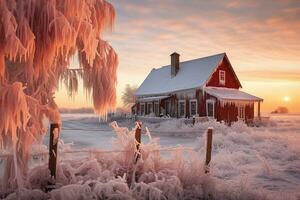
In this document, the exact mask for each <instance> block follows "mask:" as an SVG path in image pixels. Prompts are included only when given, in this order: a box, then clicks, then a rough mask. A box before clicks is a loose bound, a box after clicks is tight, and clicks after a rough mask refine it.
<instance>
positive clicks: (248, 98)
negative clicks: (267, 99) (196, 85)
mask: <svg viewBox="0 0 300 200" xmlns="http://www.w3.org/2000/svg"><path fill="white" fill-rule="evenodd" d="M204 91H205V92H206V93H207V94H209V95H211V96H213V97H215V98H216V100H217V101H216V102H215V103H214V104H213V106H214V107H216V108H213V109H214V117H215V118H216V119H217V120H218V121H225V122H228V123H231V122H232V121H237V120H243V121H245V122H246V123H250V122H251V121H253V120H254V119H255V118H256V117H255V113H254V110H255V108H254V107H255V106H257V114H256V115H257V118H258V119H260V118H261V102H262V101H263V99H262V98H259V97H256V96H253V95H251V94H248V93H246V92H243V91H239V90H237V89H231V88H216V87H206V88H205V89H204ZM206 101H211V100H210V99H208V100H206Z"/></svg>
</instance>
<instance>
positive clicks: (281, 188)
mask: <svg viewBox="0 0 300 200" xmlns="http://www.w3.org/2000/svg"><path fill="white" fill-rule="evenodd" d="M62 119H63V129H62V133H61V138H62V139H63V140H64V142H65V143H68V142H74V145H73V146H72V148H73V149H76V150H80V149H84V148H97V149H99V148H102V149H110V150H125V149H126V150H129V151H130V152H131V153H109V154H99V153H92V154H90V157H89V156H84V157H82V156H81V157H78V156H76V155H75V154H65V155H64V154H61V156H60V157H59V160H60V162H59V167H58V182H59V184H58V186H57V189H55V190H53V191H52V192H50V193H44V192H43V191H41V190H40V188H43V185H47V180H48V178H47V162H46V161H47V159H45V160H44V161H39V162H40V163H39V165H34V166H32V167H31V170H30V172H29V179H28V182H29V185H30V187H28V186H27V187H26V189H25V188H24V189H22V190H21V191H20V194H21V196H22V199H31V197H35V199H47V198H50V197H51V198H52V199H78V198H80V197H81V198H83V199H84V198H85V199H90V198H91V197H96V198H100V199H103V198H122V199H132V198H136V199H144V198H146V197H148V198H149V197H151V198H152V199H167V198H168V199H174V198H175V199H197V198H198V199H201V198H204V197H208V196H209V195H213V196H214V198H215V199H232V200H233V199H291V200H296V199H297V198H299V195H300V192H299V191H300V167H299V166H300V148H299V143H300V115H271V118H270V119H271V122H270V124H269V125H267V126H264V127H247V126H246V125H245V124H243V123H242V122H237V123H235V124H233V125H232V127H227V126H225V125H224V124H221V123H216V122H215V121H208V122H205V123H196V125H195V126H192V125H190V124H185V123H183V121H182V120H168V121H164V122H161V123H151V124H150V123H143V125H142V126H143V131H142V132H143V133H145V134H142V145H141V149H142V161H141V162H140V163H139V164H138V166H137V168H136V169H134V166H132V165H131V161H132V155H133V152H134V145H133V144H134V143H133V142H132V141H134V140H133V137H134V135H133V133H132V132H130V131H127V129H126V128H125V129H124V128H122V127H117V128H118V129H117V130H116V133H117V134H116V133H115V132H113V131H112V129H111V128H110V127H109V126H108V125H107V124H105V123H99V121H98V118H97V117H96V116H93V115H91V114H87V115H85V114H80V115H76V114H73V115H70V114H67V115H63V116H62ZM119 124H121V125H120V126H126V127H129V128H130V129H131V128H132V127H134V123H133V122H130V121H127V120H124V121H122V122H120V123H119ZM145 127H148V129H149V132H150V133H151V137H149V136H148V135H147V134H146V129H145ZM208 127H213V128H214V130H213V154H212V161H211V170H210V171H211V175H209V176H208V175H205V174H203V162H204V160H205V157H204V156H205V142H206V134H205V133H206V130H207V128H208ZM66 129H68V130H66ZM71 129H73V130H71ZM76 129H77V130H76ZM86 129H88V131H86ZM99 130H102V131H99ZM124 131H125V132H126V134H124ZM148 134H149V133H148ZM46 137H48V135H47V136H46ZM45 144H48V141H46V142H45ZM60 145H61V144H60ZM178 145H182V146H183V147H191V148H193V149H195V151H191V150H186V151H182V150H180V148H178V149H177V150H176V149H175V151H165V152H159V151H156V152H151V151H153V150H157V149H159V148H164V149H166V148H167V147H170V146H178ZM61 148H65V147H64V146H63V147H61ZM67 148H69V147H67ZM42 149H43V148H42ZM2 166H3V164H2V165H0V168H1V167H2ZM135 170H136V173H135V177H136V180H137V182H136V183H134V184H129V185H128V182H132V177H133V173H134V171H135ZM126 172H127V173H126ZM125 173H126V175H125ZM0 177H2V176H0ZM7 199H16V193H12V194H11V195H10V196H8V197H7Z"/></svg>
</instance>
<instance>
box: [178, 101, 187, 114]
mask: <svg viewBox="0 0 300 200" xmlns="http://www.w3.org/2000/svg"><path fill="white" fill-rule="evenodd" d="M180 103H184V111H183V115H182V116H181V115H180V114H181V113H180ZM185 116H186V101H185V100H179V101H178V117H183V118H184V117H185Z"/></svg>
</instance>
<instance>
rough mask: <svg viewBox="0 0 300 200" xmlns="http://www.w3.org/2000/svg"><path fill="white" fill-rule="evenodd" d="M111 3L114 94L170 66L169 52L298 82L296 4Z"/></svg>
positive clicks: (216, 0)
mask: <svg viewBox="0 0 300 200" xmlns="http://www.w3.org/2000/svg"><path fill="white" fill-rule="evenodd" d="M111 2H112V4H113V5H114V6H115V8H116V9H117V21H116V25H115V31H114V32H113V33H112V34H107V35H105V38H107V40H109V42H110V43H111V44H112V46H113V47H114V48H115V50H116V51H117V52H118V54H119V58H120V66H119V84H118V92H119V93H120V92H121V90H122V87H123V85H125V83H130V82H134V83H135V84H140V83H141V82H142V81H143V80H144V79H145V77H146V76H147V74H148V73H149V72H150V70H151V69H152V68H157V67H160V66H163V65H166V64H169V63H170V58H169V55H170V53H172V52H173V51H178V52H179V53H180V54H181V59H182V60H189V59H193V58H197V57H202V56H207V55H211V54H215V53H220V52H226V53H227V54H228V56H229V59H230V60H231V63H232V64H233V66H234V68H235V70H236V71H237V72H238V74H239V75H240V76H241V79H245V80H263V79H265V80H270V79H274V80H292V81H299V73H300V68H299V66H300V60H299V52H300V40H299V35H300V1H292V0H291V1H288V0H286V1H282V0H274V1H260V0H254V1H250V0H241V1H237V0H227V1H221V0H210V1H198V0H189V1H181V0H164V1H159V0H130V1H129V0H122V1H120V0H111ZM270 74H271V75H270Z"/></svg>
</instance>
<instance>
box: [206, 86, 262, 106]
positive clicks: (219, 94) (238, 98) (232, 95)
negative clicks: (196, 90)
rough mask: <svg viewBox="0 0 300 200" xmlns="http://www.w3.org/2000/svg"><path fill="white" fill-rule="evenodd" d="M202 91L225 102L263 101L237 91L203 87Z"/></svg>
mask: <svg viewBox="0 0 300 200" xmlns="http://www.w3.org/2000/svg"><path fill="white" fill-rule="evenodd" d="M204 91H205V92H206V93H208V94H210V95H212V96H214V97H216V98H218V99H219V100H221V101H227V102H232V103H233V102H242V101H246V102H260V101H263V99H262V98H259V97H256V96H254V95H251V94H248V93H246V92H242V91H240V90H238V89H231V88H219V87H218V88H217V87H205V88H204Z"/></svg>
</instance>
